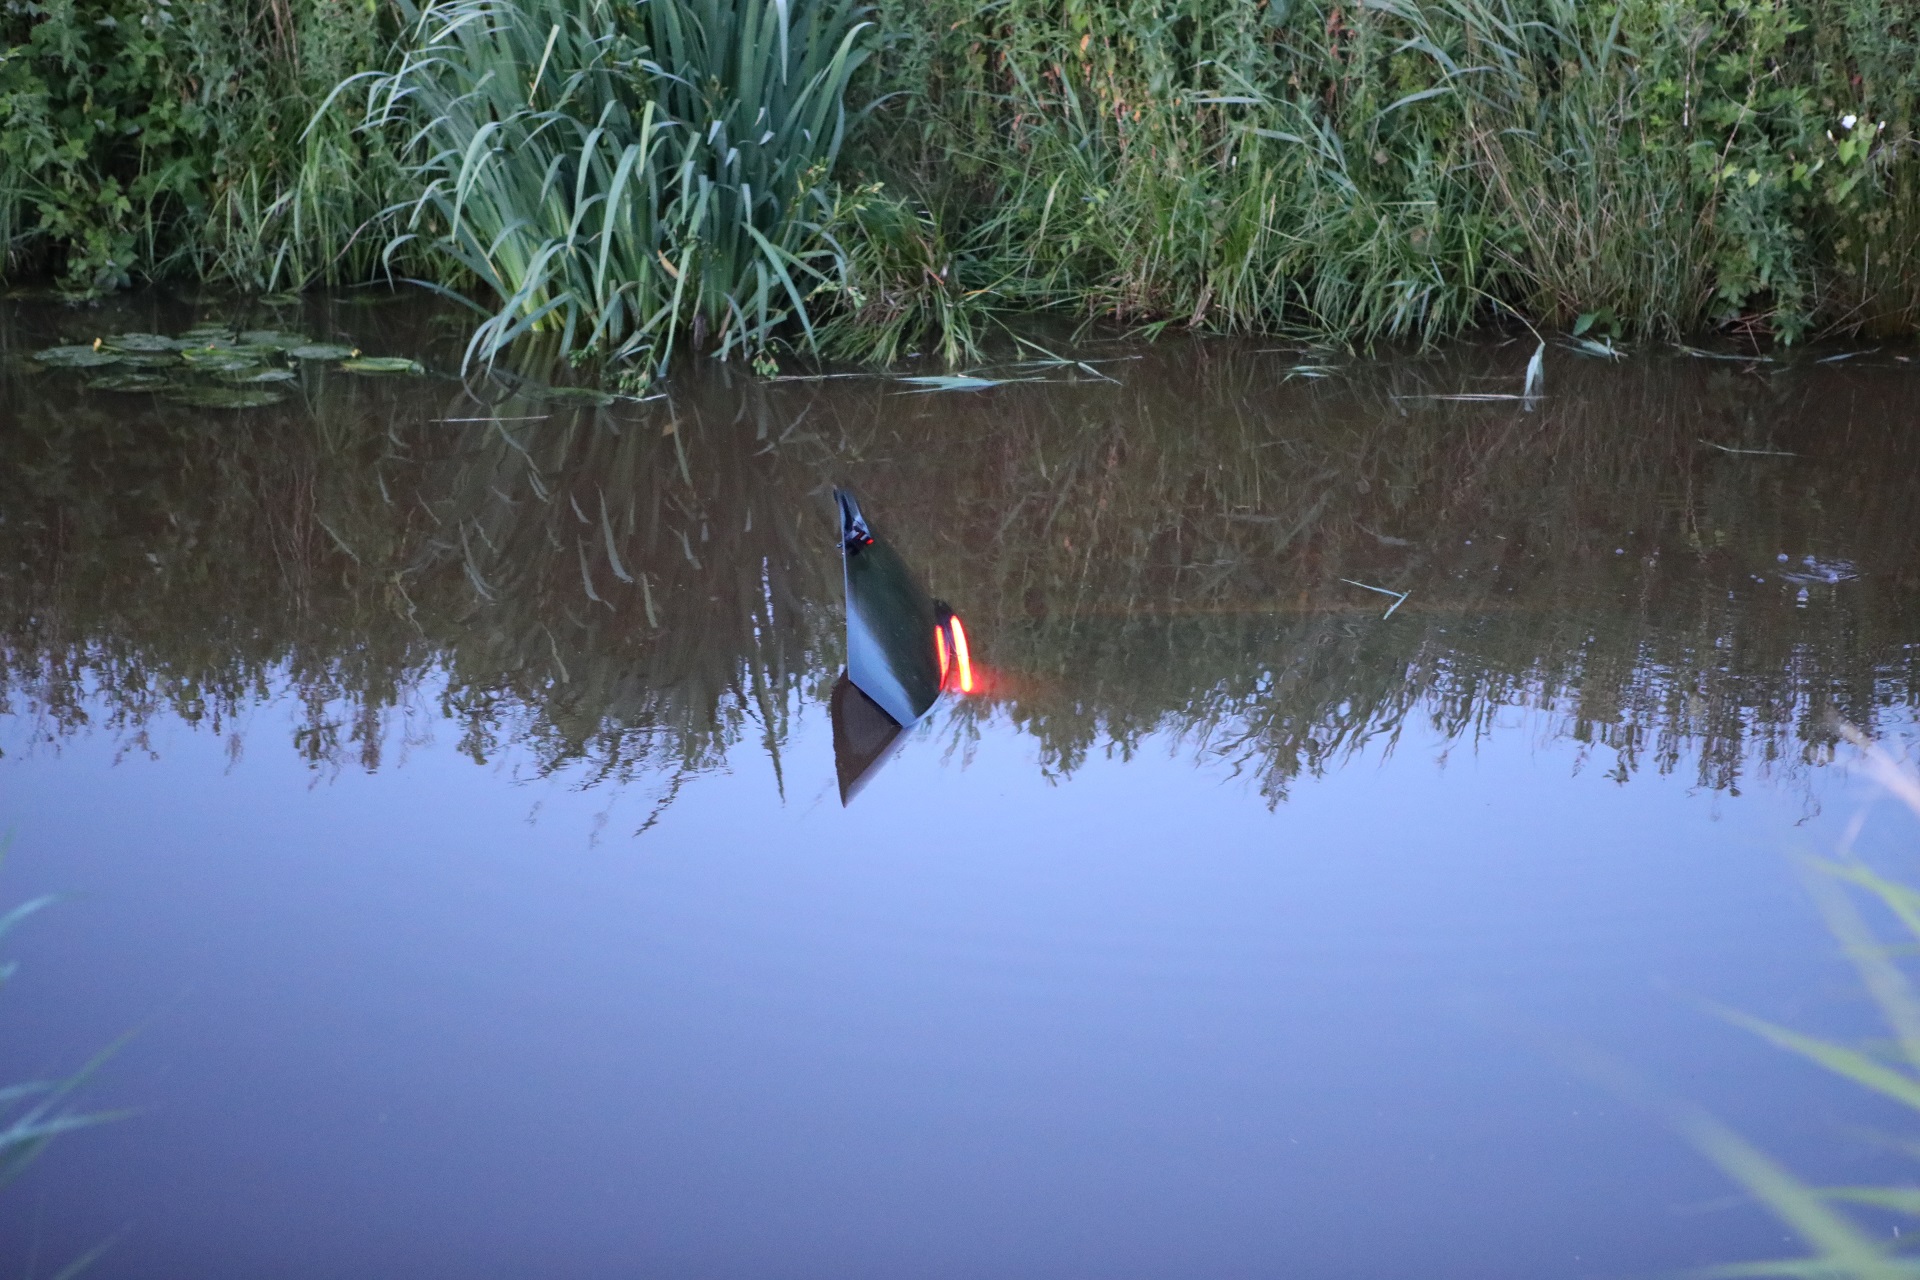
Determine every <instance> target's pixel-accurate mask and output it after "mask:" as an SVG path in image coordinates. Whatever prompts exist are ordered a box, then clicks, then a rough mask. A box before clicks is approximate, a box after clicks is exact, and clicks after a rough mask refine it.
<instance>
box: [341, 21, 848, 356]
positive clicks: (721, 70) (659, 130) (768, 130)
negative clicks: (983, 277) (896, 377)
mask: <svg viewBox="0 0 1920 1280" xmlns="http://www.w3.org/2000/svg"><path fill="white" fill-rule="evenodd" d="M402 4H403V7H404V8H405V12H406V16H407V37H406V39H407V45H408V47H407V49H406V52H405V54H404V55H403V57H402V59H401V61H400V64H399V66H398V67H397V68H396V69H395V70H394V71H392V72H391V73H385V74H379V75H375V76H373V77H371V80H370V84H369V86H368V98H367V103H368V112H367V119H368V122H369V124H370V126H371V127H373V128H375V129H376V130H384V129H387V128H390V127H393V126H394V125H396V124H398V123H402V122H404V124H405V125H406V126H407V127H408V128H410V129H412V130H414V131H415V132H414V135H413V148H414V149H413V150H412V151H411V152H410V153H409V158H410V162H411V165H412V168H411V170H410V173H411V175H412V177H413V180H414V182H415V183H416V184H417V188H418V191H419V195H418V196H417V198H415V199H414V200H413V201H412V202H411V209H410V212H409V214H408V216H407V219H406V223H405V226H404V228H403V229H401V230H400V231H399V233H398V234H397V235H396V237H395V238H394V240H393V241H392V242H391V244H390V247H392V248H399V247H402V246H405V245H408V244H410V243H412V242H413V241H414V240H415V239H416V238H417V239H418V240H419V241H420V242H421V243H423V244H424V245H425V246H426V247H427V249H428V250H429V251H430V253H431V254H433V255H435V256H437V257H439V258H440V259H442V260H444V261H445V262H446V263H448V264H450V265H454V266H457V268H458V270H459V273H460V278H463V279H465V280H467V281H470V282H471V283H473V284H477V285H479V286H482V287H483V288H484V289H485V290H486V294H487V296H486V297H485V303H484V306H485V307H488V308H491V311H490V313H489V314H487V318H486V319H485V320H484V321H483V322H482V323H481V324H480V326H479V328H478V329H477V330H476V332H475V334H474V337H473V341H472V343H471V345H470V346H469V348H468V356H469V359H474V358H478V359H482V360H491V359H492V358H494V357H495V356H496V355H498V354H499V353H500V352H501V351H502V350H503V349H505V348H506V347H507V346H508V345H509V344H510V343H512V342H513V341H514V340H515V339H517V338H519V337H521V336H522V335H524V334H528V333H530V332H534V331H550V332H553V333H556V334H557V335H558V342H559V345H560V346H561V347H562V348H563V349H564V350H566V351H568V352H570V353H584V354H601V355H605V356H607V357H611V358H613V359H616V360H633V361H637V362H644V363H645V364H647V365H649V366H652V367H659V366H660V365H661V364H662V363H663V362H664V361H665V360H666V358H667V356H668V355H669V353H670V352H671V351H672V349H673V348H674V346H675V344H676V342H678V341H679V340H680V339H681V338H682V337H683V336H684V337H685V338H687V339H688V340H690V341H691V343H692V345H693V346H695V347H699V348H705V347H709V346H711V347H712V349H713V350H714V351H715V352H716V353H717V354H718V355H720V356H721V357H723V358H724V357H726V356H729V355H733V354H735V353H742V354H746V355H749V356H760V355H762V354H763V353H764V352H765V351H766V350H767V348H768V347H769V345H770V344H772V343H774V342H775V341H776V337H777V335H778V333H779V331H780V330H781V329H782V327H783V326H784V325H787V324H789V323H791V324H793V325H795V326H797V327H798V329H799V330H800V332H801V333H802V335H803V336H805V337H806V338H809V339H810V338H811V335H812V322H811V317H810V315H809V311H808V301H809V298H810V296H811V295H812V294H813V292H814V291H815V289H816V288H818V286H819V285H820V284H822V283H823V282H828V281H831V280H832V279H833V278H834V277H835V275H836V273H837V261H838V251H837V250H836V248H835V247H834V246H833V245H832V244H831V243H830V242H829V241H827V240H826V239H825V238H824V237H823V236H822V234H821V227H820V224H819V221H818V214H819V212H820V211H822V210H823V209H824V208H825V207H826V205H825V199H826V197H825V192H824V187H825V184H826V182H827V180H828V177H829V174H830V173H831V170H832V168H833V164H834V160H835V158H836V156H837V155H838V152H839V150H840V145H841V141H842V138H843V137H844V135H845V131H846V125H847V111H846V106H845V92H846V86H847V83H848V80H849V79H850V77H851V76H852V75H853V74H854V72H855V71H856V70H857V69H858V68H859V66H860V64H861V63H862V62H863V61H864V60H865V58H866V57H867V48H866V45H865V43H864V41H863V37H864V35H865V33H866V32H867V31H868V29H869V28H868V25H867V24H866V23H865V22H863V21H861V19H860V17H859V10H858V8H857V7H856V6H855V4H854V3H853V2H852V0H655V2H652V3H642V4H635V3H630V2H629V0H442V2H438V3H430V4H427V5H425V6H424V7H421V8H419V9H414V8H413V7H412V6H411V5H410V4H409V3H407V0H402Z"/></svg>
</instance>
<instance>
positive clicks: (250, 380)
mask: <svg viewBox="0 0 1920 1280" xmlns="http://www.w3.org/2000/svg"><path fill="white" fill-rule="evenodd" d="M298 376H299V375H298V374H296V373H295V372H294V371H293V370H291V369H260V370H257V371H252V372H248V371H244V370H243V371H241V372H239V373H228V374H223V375H221V379H220V380H221V381H222V382H226V383H230V384H232V385H233V386H237V387H247V386H259V385H261V384H263V383H268V382H292V381H293V380H294V379H295V378H296V377H298Z"/></svg>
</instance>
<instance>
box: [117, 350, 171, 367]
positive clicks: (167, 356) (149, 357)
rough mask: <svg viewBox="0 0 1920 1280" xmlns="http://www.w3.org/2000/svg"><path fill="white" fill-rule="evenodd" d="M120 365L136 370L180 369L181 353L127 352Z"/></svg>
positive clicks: (122, 354) (123, 355) (123, 354)
mask: <svg viewBox="0 0 1920 1280" xmlns="http://www.w3.org/2000/svg"><path fill="white" fill-rule="evenodd" d="M120 363H121V364H124V365H130V366H132V367H133V368H136V369H178V368H179V367H180V353H179V352H178V351H126V352H122V353H121V355H120Z"/></svg>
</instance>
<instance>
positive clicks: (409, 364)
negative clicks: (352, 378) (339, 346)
mask: <svg viewBox="0 0 1920 1280" xmlns="http://www.w3.org/2000/svg"><path fill="white" fill-rule="evenodd" d="M340 367H341V368H342V369H345V370H346V371H347V372H348V373H425V372H426V371H427V370H426V367H425V366H424V365H422V364H421V363H420V362H419V361H418V360H408V359H407V358H406V357H404V356H360V357H358V358H356V359H353V360H344V361H342V362H341V364H340Z"/></svg>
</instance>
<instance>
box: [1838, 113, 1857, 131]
mask: <svg viewBox="0 0 1920 1280" xmlns="http://www.w3.org/2000/svg"><path fill="white" fill-rule="evenodd" d="M1859 122H1860V117H1859V116H1854V115H1846V116H1841V117H1840V127H1841V128H1842V129H1851V128H1853V126H1854V125H1856V124H1858V123H1859Z"/></svg>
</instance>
